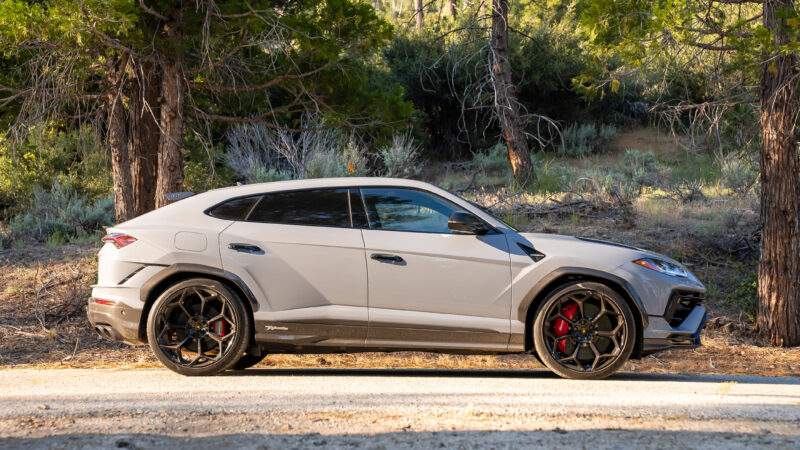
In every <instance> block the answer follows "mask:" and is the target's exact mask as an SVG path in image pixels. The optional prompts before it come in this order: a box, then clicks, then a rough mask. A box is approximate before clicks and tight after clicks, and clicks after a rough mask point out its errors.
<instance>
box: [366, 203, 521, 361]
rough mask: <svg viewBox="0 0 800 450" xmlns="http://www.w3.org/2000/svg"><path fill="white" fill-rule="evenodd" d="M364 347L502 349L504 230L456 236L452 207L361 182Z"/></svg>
mask: <svg viewBox="0 0 800 450" xmlns="http://www.w3.org/2000/svg"><path fill="white" fill-rule="evenodd" d="M361 194H362V199H363V205H364V207H365V209H366V216H367V222H368V227H367V228H365V229H364V230H363V236H364V248H365V253H366V257H367V267H368V279H369V333H368V337H367V346H368V347H377V348H386V349H391V348H415V347H436V348H440V349H465V350H469V349H482V350H487V349H488V350H498V351H501V350H506V349H507V347H508V336H509V326H510V325H509V309H510V304H511V270H510V259H509V254H508V244H507V242H506V238H505V235H503V234H502V233H500V232H497V231H491V232H489V233H488V234H485V235H479V236H476V235H464V234H457V233H455V232H453V231H452V230H450V229H449V228H448V226H447V222H448V219H449V217H450V215H451V214H452V213H453V212H454V211H463V208H461V207H459V206H458V205H456V204H454V203H452V202H450V201H448V200H446V199H443V198H441V197H439V196H436V195H434V194H432V193H429V192H425V191H421V190H416V189H408V188H362V189H361Z"/></svg>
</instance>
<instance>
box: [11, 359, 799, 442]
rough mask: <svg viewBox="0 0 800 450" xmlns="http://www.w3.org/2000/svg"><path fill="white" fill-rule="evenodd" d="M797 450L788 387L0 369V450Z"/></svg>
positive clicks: (476, 376) (776, 381) (648, 379)
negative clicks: (558, 449)
mask: <svg viewBox="0 0 800 450" xmlns="http://www.w3.org/2000/svg"><path fill="white" fill-rule="evenodd" d="M521 445H545V446H565V445H566V446H569V447H572V448H585V447H593V448H625V447H651V448H672V447H684V448H719V447H725V448H757V447H778V448H800V378H767V377H751V376H708V375H658V374H626V373H623V374H618V375H615V376H614V377H612V378H609V379H607V380H602V381H574V380H563V379H560V378H557V377H555V376H553V375H552V374H550V373H549V372H546V371H464V370H358V369H313V370H308V369H297V370H292V369H251V370H248V371H244V372H232V373H230V374H227V375H225V376H219V377H209V378H187V377H182V376H179V375H176V374H173V373H171V372H169V371H167V370H19V369H9V370H0V448H52V447H62V448H114V447H117V448H158V447H170V448H176V447H186V446H191V447H195V448H218V447H221V446H227V447H230V446H235V447H240V448H293V447H297V448H305V447H314V446H324V447H334V448H336V447H339V448H359V447H364V448H376V447H384V448H395V447H400V448H431V447H440V446H444V447H458V448H461V447H463V448H471V447H476V448H477V447H480V448H484V447H495V448H518V447H519V446H521Z"/></svg>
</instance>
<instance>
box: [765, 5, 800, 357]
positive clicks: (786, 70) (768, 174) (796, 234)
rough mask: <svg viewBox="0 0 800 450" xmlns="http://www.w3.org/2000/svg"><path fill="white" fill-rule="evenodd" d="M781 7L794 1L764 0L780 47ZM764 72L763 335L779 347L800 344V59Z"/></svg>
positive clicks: (779, 60)
mask: <svg viewBox="0 0 800 450" xmlns="http://www.w3.org/2000/svg"><path fill="white" fill-rule="evenodd" d="M779 8H786V9H787V10H790V9H791V8H792V2H791V1H787V0H783V1H775V0H767V1H765V2H764V10H763V12H764V16H763V17H764V19H763V20H764V26H765V27H766V28H767V29H769V30H771V31H772V33H773V39H774V42H775V43H776V44H777V45H785V44H788V43H789V42H790V38H789V37H788V36H787V35H786V32H785V31H783V30H782V26H783V23H782V22H783V20H782V19H779V18H778V17H776V10H778V9H779ZM770 57H771V59H768V60H767V61H768V62H767V63H766V64H765V66H764V69H763V71H762V74H761V230H762V231H761V257H760V259H759V263H758V319H757V326H758V330H759V332H760V333H761V334H762V336H764V337H766V338H768V339H769V340H770V342H772V343H773V344H775V345H779V346H784V347H788V346H796V345H800V257H799V256H798V255H800V216H799V214H800V211H798V208H799V207H800V182H799V181H798V175H800V172H798V168H799V165H798V156H797V137H796V136H795V118H796V117H797V113H798V105H797V101H798V99H797V85H796V81H794V77H795V76H796V71H795V70H794V67H795V62H796V61H795V58H794V57H793V56H792V55H791V54H789V55H780V54H778V55H770Z"/></svg>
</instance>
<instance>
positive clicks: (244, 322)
mask: <svg viewBox="0 0 800 450" xmlns="http://www.w3.org/2000/svg"><path fill="white" fill-rule="evenodd" d="M188 287H197V288H205V289H211V290H213V291H216V292H217V293H218V294H219V295H221V296H223V297H225V298H226V299H227V300H228V302H229V304H230V306H231V314H232V315H233V316H234V317H232V319H233V320H234V321H235V322H236V335H235V336H234V337H233V340H234V342H233V343H232V344H231V346H230V348H229V350H228V353H227V354H226V355H224V356H223V357H222V358H221V359H220V360H219V361H216V362H214V363H212V364H210V365H208V366H205V367H198V368H195V367H187V366H183V365H181V364H178V363H176V362H175V361H173V360H172V359H171V358H170V357H169V356H167V355H166V354H165V353H164V351H163V350H161V348H160V347H159V346H158V339H157V337H156V330H155V327H156V322H157V317H158V315H159V314H160V311H161V309H162V308H163V306H164V303H166V302H167V300H169V299H170V298H171V297H172V296H173V295H174V294H175V293H177V292H180V291H181V290H183V289H186V288H188ZM251 330H252V326H251V318H250V312H249V311H248V310H247V308H246V307H245V306H244V303H243V302H242V299H241V298H240V297H239V296H238V295H237V294H236V293H235V292H233V291H232V290H231V289H229V288H228V287H227V286H225V285H224V284H222V283H220V282H219V281H216V280H211V279H207V278H193V279H190V280H185V281H181V282H179V283H176V284H174V285H172V286H170V287H169V288H167V289H166V290H165V291H164V292H162V293H161V295H159V296H158V298H157V299H156V301H155V302H154V303H153V306H152V307H151V308H150V313H149V314H148V317H147V341H148V343H149V344H150V348H151V349H152V350H153V353H154V354H155V356H156V358H157V359H158V360H159V361H160V362H161V363H162V364H164V366H166V367H167V368H168V369H170V370H172V371H174V372H177V373H179V374H181V375H188V376H203V375H215V374H217V373H220V372H222V371H224V370H226V369H228V368H230V367H231V366H233V365H234V364H235V363H236V361H238V360H239V358H241V356H242V355H243V354H244V352H245V350H246V349H247V345H248V343H249V342H250V334H251Z"/></svg>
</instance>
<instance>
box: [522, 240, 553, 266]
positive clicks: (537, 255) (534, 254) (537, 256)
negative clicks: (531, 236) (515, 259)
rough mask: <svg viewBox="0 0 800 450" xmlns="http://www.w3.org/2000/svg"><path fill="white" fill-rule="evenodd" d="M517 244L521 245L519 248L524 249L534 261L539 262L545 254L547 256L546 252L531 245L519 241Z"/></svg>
mask: <svg viewBox="0 0 800 450" xmlns="http://www.w3.org/2000/svg"><path fill="white" fill-rule="evenodd" d="M517 245H518V246H519V248H521V249H522V251H523V252H525V254H526V255H528V256H530V258H531V259H532V260H533V261H534V262H539V261H541V260H543V259H544V258H545V256H547V255H545V254H544V253H542V252H540V251H539V250H536V249H535V248H533V247H529V246H527V245H525V244H520V243H519V242H517Z"/></svg>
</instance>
